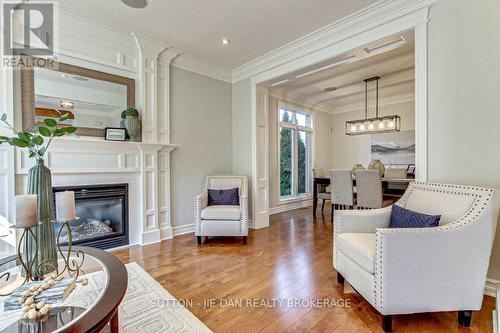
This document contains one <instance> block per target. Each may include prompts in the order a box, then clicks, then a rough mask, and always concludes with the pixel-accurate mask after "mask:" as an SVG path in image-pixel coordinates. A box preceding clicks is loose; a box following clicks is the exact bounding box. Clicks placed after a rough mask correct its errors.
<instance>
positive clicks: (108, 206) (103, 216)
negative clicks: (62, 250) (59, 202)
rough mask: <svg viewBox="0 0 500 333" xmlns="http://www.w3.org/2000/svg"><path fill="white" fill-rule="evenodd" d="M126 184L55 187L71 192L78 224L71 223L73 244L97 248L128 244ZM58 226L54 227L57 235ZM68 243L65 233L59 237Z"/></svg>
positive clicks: (57, 189) (55, 190)
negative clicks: (73, 196) (73, 195)
mask: <svg viewBox="0 0 500 333" xmlns="http://www.w3.org/2000/svg"><path fill="white" fill-rule="evenodd" d="M127 188H128V186H127V184H118V185H117V184H113V185H96V186H69V187H56V188H54V193H55V192H60V191H74V192H75V204H76V215H77V216H78V217H79V219H78V220H76V221H72V222H70V228H71V232H72V235H73V243H74V244H79V245H88V246H94V247H99V248H110V247H115V246H121V245H127V244H128V233H127V229H128V221H127V218H128V214H127V210H128V202H127V198H128V194H127ZM60 227H61V225H57V226H56V233H57V232H59V228H60ZM61 238H62V241H63V242H67V240H68V235H67V233H66V229H63V231H62V233H61Z"/></svg>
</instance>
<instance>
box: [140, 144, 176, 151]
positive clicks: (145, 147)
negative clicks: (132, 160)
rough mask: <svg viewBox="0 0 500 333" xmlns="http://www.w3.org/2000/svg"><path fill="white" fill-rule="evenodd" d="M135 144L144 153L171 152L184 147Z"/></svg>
mask: <svg viewBox="0 0 500 333" xmlns="http://www.w3.org/2000/svg"><path fill="white" fill-rule="evenodd" d="M135 144H136V145H137V146H138V147H139V148H140V149H141V150H143V151H159V150H162V149H165V150H167V151H168V152H171V151H172V150H174V149H176V148H179V147H182V145H179V144H173V143H149V142H135Z"/></svg>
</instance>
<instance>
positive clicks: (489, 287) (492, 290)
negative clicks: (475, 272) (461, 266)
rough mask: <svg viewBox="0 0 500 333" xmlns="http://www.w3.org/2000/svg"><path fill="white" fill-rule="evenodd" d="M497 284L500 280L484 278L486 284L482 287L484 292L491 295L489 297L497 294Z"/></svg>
mask: <svg viewBox="0 0 500 333" xmlns="http://www.w3.org/2000/svg"><path fill="white" fill-rule="evenodd" d="M497 284H500V281H498V280H495V279H491V278H487V279H486V286H485V287H484V294H485V295H488V296H491V297H496V296H497Z"/></svg>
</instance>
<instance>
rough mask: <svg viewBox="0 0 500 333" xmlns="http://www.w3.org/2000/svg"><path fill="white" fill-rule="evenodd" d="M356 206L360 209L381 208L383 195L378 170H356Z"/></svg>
mask: <svg viewBox="0 0 500 333" xmlns="http://www.w3.org/2000/svg"><path fill="white" fill-rule="evenodd" d="M354 178H355V179H356V205H357V207H358V208H361V209H366V208H368V209H370V208H382V207H383V206H384V193H383V190H382V178H381V176H380V172H379V170H373V169H372V170H356V171H355V172H354Z"/></svg>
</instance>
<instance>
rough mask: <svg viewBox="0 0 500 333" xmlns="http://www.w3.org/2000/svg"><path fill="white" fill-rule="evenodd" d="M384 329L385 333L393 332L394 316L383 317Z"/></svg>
mask: <svg viewBox="0 0 500 333" xmlns="http://www.w3.org/2000/svg"><path fill="white" fill-rule="evenodd" d="M382 329H383V330H384V332H392V316H383V318H382Z"/></svg>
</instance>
